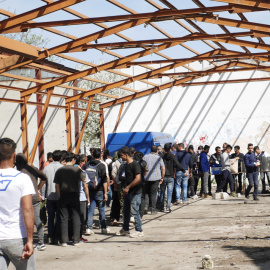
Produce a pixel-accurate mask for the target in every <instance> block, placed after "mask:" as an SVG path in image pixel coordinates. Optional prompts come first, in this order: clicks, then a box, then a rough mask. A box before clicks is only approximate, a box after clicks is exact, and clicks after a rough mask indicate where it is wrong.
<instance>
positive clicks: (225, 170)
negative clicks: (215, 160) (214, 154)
mask: <svg viewBox="0 0 270 270" xmlns="http://www.w3.org/2000/svg"><path fill="white" fill-rule="evenodd" d="M231 151H232V147H231V146H230V145H229V144H228V145H227V146H226V150H225V151H224V153H223V154H222V155H221V165H222V182H221V184H220V185H219V186H218V188H217V192H220V191H221V190H223V189H224V187H225V186H226V185H227V182H229V184H230V189H231V195H232V196H233V197H235V191H234V180H233V177H232V173H231V165H233V162H231V161H230V155H229V154H230V152H231Z"/></svg>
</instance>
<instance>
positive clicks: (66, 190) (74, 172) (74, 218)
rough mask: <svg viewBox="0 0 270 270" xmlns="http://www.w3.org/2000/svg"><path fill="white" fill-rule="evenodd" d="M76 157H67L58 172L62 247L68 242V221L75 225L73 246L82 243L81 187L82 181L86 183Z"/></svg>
mask: <svg viewBox="0 0 270 270" xmlns="http://www.w3.org/2000/svg"><path fill="white" fill-rule="evenodd" d="M75 162H76V159H75V155H74V154H73V153H70V152H69V153H68V154H67V155H66V165H65V166H63V167H61V168H60V169H58V170H57V172H56V174H55V177H54V183H55V184H56V185H55V187H56V191H57V194H58V196H59V208H60V216H61V238H62V244H61V246H62V247H66V246H67V242H68V219H69V218H70V219H71V222H72V225H73V244H74V245H78V244H79V242H80V185H81V181H82V182H86V175H85V173H84V172H83V171H82V170H81V169H79V168H78V167H75V166H74V164H75ZM84 190H85V193H86V194H88V186H87V184H85V186H84Z"/></svg>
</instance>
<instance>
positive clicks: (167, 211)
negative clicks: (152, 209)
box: [164, 208, 172, 213]
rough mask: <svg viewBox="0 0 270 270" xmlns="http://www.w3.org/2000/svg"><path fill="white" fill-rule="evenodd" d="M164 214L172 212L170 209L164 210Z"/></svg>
mask: <svg viewBox="0 0 270 270" xmlns="http://www.w3.org/2000/svg"><path fill="white" fill-rule="evenodd" d="M164 212H165V213H171V212H172V210H171V209H170V208H169V209H166V210H164Z"/></svg>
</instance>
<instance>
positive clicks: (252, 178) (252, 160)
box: [244, 143, 260, 201]
mask: <svg viewBox="0 0 270 270" xmlns="http://www.w3.org/2000/svg"><path fill="white" fill-rule="evenodd" d="M244 160H245V165H246V171H247V178H248V183H249V185H248V188H247V189H246V192H245V196H246V198H247V199H249V192H250V190H251V189H252V187H253V186H254V192H253V199H254V200H255V201H259V198H258V186H259V180H258V175H259V173H258V167H259V166H260V162H258V160H257V158H256V156H255V153H254V152H253V144H252V143H249V144H248V152H247V153H246V154H245V158H244Z"/></svg>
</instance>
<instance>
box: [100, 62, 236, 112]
mask: <svg viewBox="0 0 270 270" xmlns="http://www.w3.org/2000/svg"><path fill="white" fill-rule="evenodd" d="M233 65H235V64H234V63H230V64H225V65H222V66H220V67H215V68H213V70H215V71H216V72H219V70H221V69H224V67H231V66H233ZM199 77H200V76H196V77H195V78H193V77H188V78H182V79H178V80H175V81H173V82H168V83H165V84H163V85H159V86H156V87H152V88H150V89H147V90H144V91H140V92H138V93H136V94H133V95H129V96H126V97H122V98H118V99H116V100H114V101H110V102H106V103H103V104H101V105H100V108H101V109H104V108H106V107H110V106H114V105H117V104H120V103H123V102H126V101H130V100H134V99H137V98H140V97H144V96H148V95H150V94H153V93H156V92H159V91H161V90H165V89H168V88H171V87H174V86H180V85H182V84H183V83H185V82H187V81H190V80H193V79H196V78H199Z"/></svg>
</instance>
